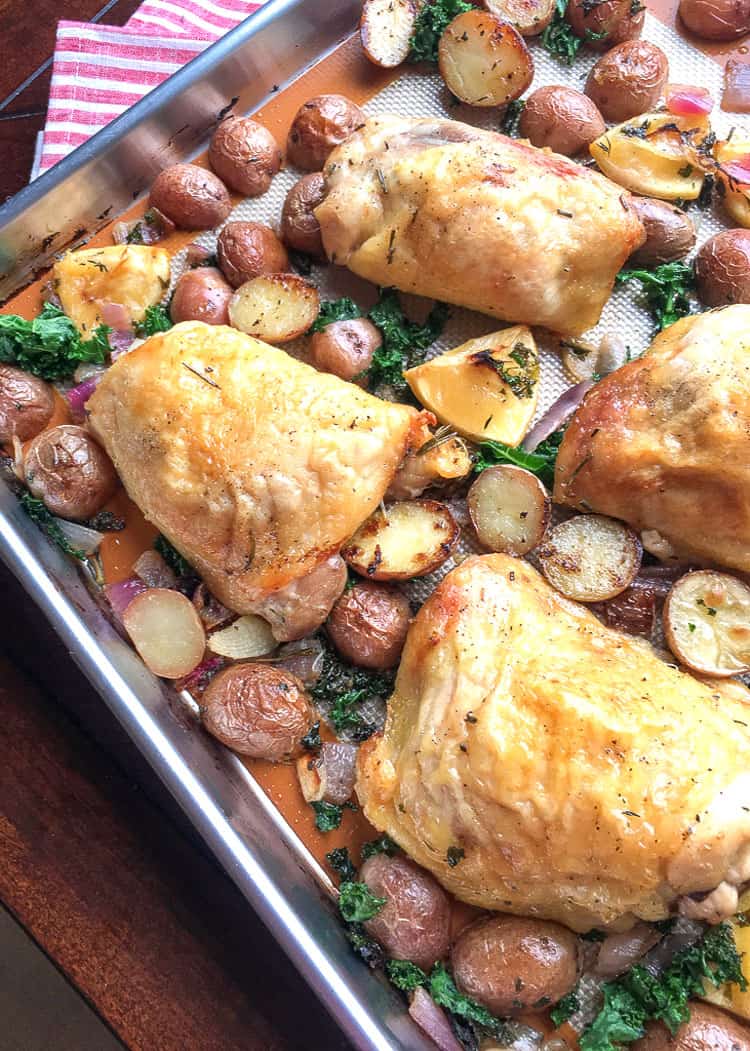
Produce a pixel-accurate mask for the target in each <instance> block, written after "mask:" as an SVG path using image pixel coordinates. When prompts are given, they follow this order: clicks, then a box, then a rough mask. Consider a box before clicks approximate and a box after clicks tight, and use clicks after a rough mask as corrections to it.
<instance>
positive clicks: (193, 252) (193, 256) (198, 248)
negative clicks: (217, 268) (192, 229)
mask: <svg viewBox="0 0 750 1051" xmlns="http://www.w3.org/2000/svg"><path fill="white" fill-rule="evenodd" d="M211 254H212V253H211V252H210V251H209V249H208V248H204V247H203V245H199V244H196V243H195V241H192V242H191V243H190V244H189V245H188V246H187V249H186V252H185V264H186V265H187V266H188V267H194V266H200V265H201V263H205V261H206V260H207V259H208V258H209V256H210V255H211Z"/></svg>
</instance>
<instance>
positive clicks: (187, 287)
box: [169, 266, 233, 325]
mask: <svg viewBox="0 0 750 1051" xmlns="http://www.w3.org/2000/svg"><path fill="white" fill-rule="evenodd" d="M232 294H233V293H232V286H231V285H230V284H228V283H227V281H225V279H224V275H223V274H222V272H221V271H220V270H217V269H216V267H214V266H202V267H198V268H197V269H196V270H186V271H185V273H184V274H183V275H182V277H181V278H180V279H179V281H178V282H177V284H176V285H175V290H174V295H173V296H172V302H171V304H170V306H169V314H170V317H171V318H172V321H174V323H175V325H177V324H179V322H180V321H204V322H205V323H206V324H207V325H228V324H229V314H228V312H227V306H228V305H229V300H230V299H231V298H232Z"/></svg>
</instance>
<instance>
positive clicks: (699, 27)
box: [678, 0, 750, 40]
mask: <svg viewBox="0 0 750 1051" xmlns="http://www.w3.org/2000/svg"><path fill="white" fill-rule="evenodd" d="M678 10H679V15H680V19H681V20H682V22H683V23H684V25H686V26H687V28H688V29H689V30H690V32H691V33H695V35H696V36H698V37H701V38H702V39H703V40H735V39H736V38H737V37H740V36H744V34H745V33H747V32H750V0H681V2H680V6H679V9H678Z"/></svg>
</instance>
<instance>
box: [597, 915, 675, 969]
mask: <svg viewBox="0 0 750 1051" xmlns="http://www.w3.org/2000/svg"><path fill="white" fill-rule="evenodd" d="M660 937H661V935H660V934H659V932H658V931H657V930H656V928H655V927H651V926H650V925H649V924H647V923H636V925H635V926H634V927H631V928H630V930H629V931H623V932H622V933H620V934H609V935H608V936H607V937H606V938H605V939H604V941H603V942H602V943H601V945H600V946H599V955H598V956H597V958H596V964H595V966H594V974H596V975H598V976H599V977H600V978H614V977H615V976H616V975H618V974H622V973H623V971H627V970H628V968H629V967H632V966H633V964H634V963H636V961H638V960H640V958H641V957H642V956H645V954H646V953H647V952H648V950H649V949H652V948H653V947H654V945H656V943H657V942H658V941H659V939H660Z"/></svg>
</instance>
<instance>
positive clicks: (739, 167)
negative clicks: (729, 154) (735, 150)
mask: <svg viewBox="0 0 750 1051" xmlns="http://www.w3.org/2000/svg"><path fill="white" fill-rule="evenodd" d="M721 171H722V172H723V173H724V175H726V176H727V178H728V179H729V180H730V181H731V182H732V183H738V184H739V185H740V186H748V185H750V154H746V155H745V156H744V157H738V158H737V159H736V160H734V161H727V162H726V163H725V164H722V165H721ZM732 188H734V187H732Z"/></svg>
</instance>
